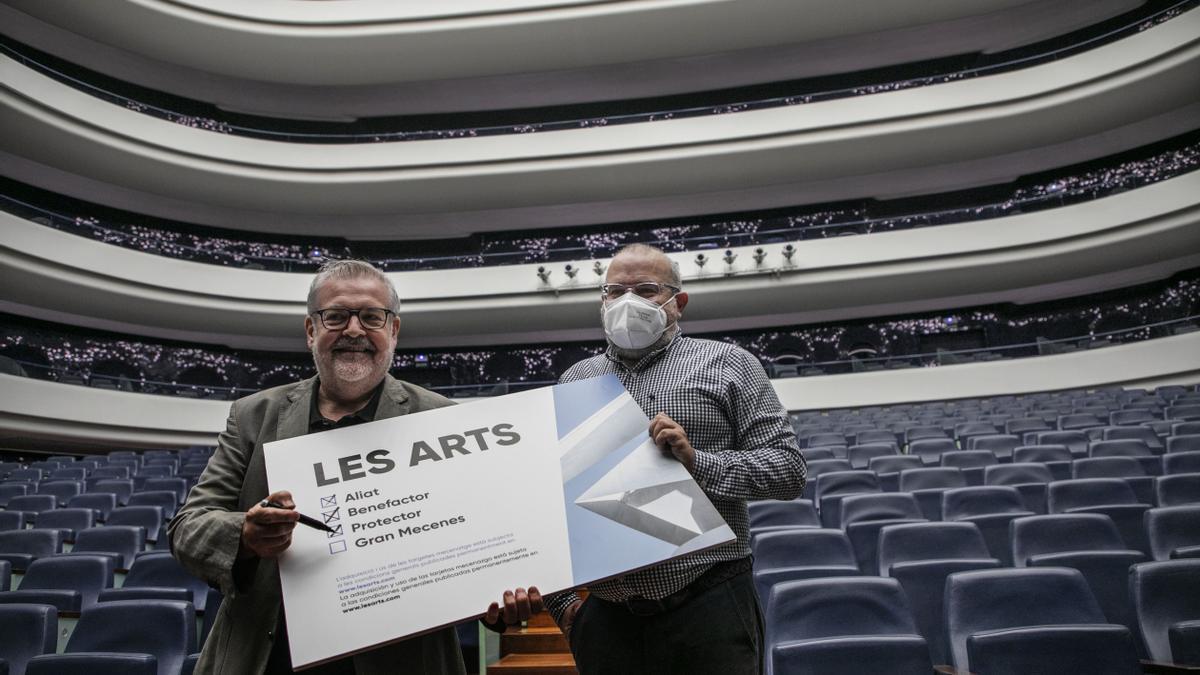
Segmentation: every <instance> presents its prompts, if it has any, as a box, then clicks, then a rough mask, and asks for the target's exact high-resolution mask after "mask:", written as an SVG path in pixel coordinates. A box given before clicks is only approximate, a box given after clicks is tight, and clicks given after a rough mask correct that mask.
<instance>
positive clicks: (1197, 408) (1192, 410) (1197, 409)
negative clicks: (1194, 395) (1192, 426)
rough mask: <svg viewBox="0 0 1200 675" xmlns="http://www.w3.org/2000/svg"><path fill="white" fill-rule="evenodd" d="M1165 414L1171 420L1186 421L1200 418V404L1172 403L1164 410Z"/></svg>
mask: <svg viewBox="0 0 1200 675" xmlns="http://www.w3.org/2000/svg"><path fill="white" fill-rule="evenodd" d="M1163 415H1164V416H1165V417H1166V419H1169V420H1179V421H1186V422H1190V421H1193V420H1200V404H1197V403H1191V404H1187V405H1170V406H1167V407H1166V409H1165V410H1163Z"/></svg>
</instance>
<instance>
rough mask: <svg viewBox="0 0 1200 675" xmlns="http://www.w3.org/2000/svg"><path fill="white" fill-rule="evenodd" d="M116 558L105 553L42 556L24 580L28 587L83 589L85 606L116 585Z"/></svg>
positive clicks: (35, 561) (33, 588)
mask: <svg viewBox="0 0 1200 675" xmlns="http://www.w3.org/2000/svg"><path fill="white" fill-rule="evenodd" d="M113 569H114V566H113V559H112V558H110V557H108V556H105V555H84V554H74V553H72V554H71V555H55V556H47V557H45V558H38V559H37V560H34V561H33V562H32V563H30V564H29V569H27V570H25V577H24V578H23V579H22V580H21V588H22V589H24V590H47V589H55V590H66V591H79V592H80V593H81V594H82V595H83V606H84V607H87V606H88V605H91V604H92V603H93V602H95V601H96V596H97V595H98V594H99V593H100V591H101V590H103V589H105V588H112V585H113Z"/></svg>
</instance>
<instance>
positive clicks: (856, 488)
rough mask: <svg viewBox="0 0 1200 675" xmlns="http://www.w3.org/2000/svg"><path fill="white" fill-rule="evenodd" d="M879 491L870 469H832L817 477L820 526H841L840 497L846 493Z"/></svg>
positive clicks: (877, 480)
mask: <svg viewBox="0 0 1200 675" xmlns="http://www.w3.org/2000/svg"><path fill="white" fill-rule="evenodd" d="M868 492H881V490H880V489H879V479H878V478H876V477H875V474H874V473H872V472H870V471H834V472H831V473H823V474H821V475H820V476H818V477H817V489H816V502H817V504H818V507H817V508H818V511H819V513H820V516H821V526H822V527H833V528H836V527H841V522H842V520H841V512H842V509H841V507H842V499H844V498H845V497H846V496H847V495H852V494H863V493H868Z"/></svg>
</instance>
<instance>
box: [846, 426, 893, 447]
mask: <svg viewBox="0 0 1200 675" xmlns="http://www.w3.org/2000/svg"><path fill="white" fill-rule="evenodd" d="M898 440H899V439H897V438H896V434H895V433H893V432H891V431H885V430H883V429H870V430H865V431H859V432H857V433H855V434H854V444H855V445H868V444H871V443H891V444H892V445H896V443H897V442H898Z"/></svg>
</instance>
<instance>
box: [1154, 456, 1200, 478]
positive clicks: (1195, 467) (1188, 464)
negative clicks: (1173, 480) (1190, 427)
mask: <svg viewBox="0 0 1200 675" xmlns="http://www.w3.org/2000/svg"><path fill="white" fill-rule="evenodd" d="M1162 463H1163V475H1165V476H1170V475H1173V474H1177V473H1200V452H1176V453H1172V454H1167V455H1163V456H1162Z"/></svg>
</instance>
